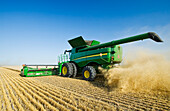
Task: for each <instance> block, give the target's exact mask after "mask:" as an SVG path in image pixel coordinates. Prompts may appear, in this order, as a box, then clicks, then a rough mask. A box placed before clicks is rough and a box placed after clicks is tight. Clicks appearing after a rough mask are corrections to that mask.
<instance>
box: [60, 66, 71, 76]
mask: <svg viewBox="0 0 170 111" xmlns="http://www.w3.org/2000/svg"><path fill="white" fill-rule="evenodd" d="M72 75H73V66H72V64H71V63H64V64H63V65H62V69H61V76H63V77H71V76H72Z"/></svg>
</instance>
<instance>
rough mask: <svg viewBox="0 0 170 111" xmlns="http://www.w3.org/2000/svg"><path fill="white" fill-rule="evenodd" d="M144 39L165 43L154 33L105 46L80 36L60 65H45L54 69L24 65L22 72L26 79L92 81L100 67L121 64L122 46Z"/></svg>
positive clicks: (63, 55) (72, 42)
mask: <svg viewBox="0 0 170 111" xmlns="http://www.w3.org/2000/svg"><path fill="white" fill-rule="evenodd" d="M144 39H152V40H154V41H156V42H163V41H162V40H161V39H160V37H159V36H158V35H157V34H156V33H154V32H148V33H144V34H140V35H136V36H132V37H128V38H124V39H120V40H114V41H111V42H107V43H103V44H100V42H99V41H96V40H92V41H87V40H84V39H83V37H81V36H80V37H77V38H74V39H71V40H69V41H68V42H69V44H70V45H71V46H72V49H71V50H65V52H64V54H62V55H61V56H60V57H59V62H58V65H45V66H54V68H41V69H38V67H37V68H31V67H28V66H33V65H24V66H23V69H22V70H21V72H22V74H23V75H24V76H26V77H30V76H45V75H54V74H59V75H61V76H63V77H76V75H77V74H82V76H83V79H85V80H88V81H92V80H94V78H95V76H96V74H97V73H98V67H99V66H100V67H102V68H104V69H109V68H112V67H114V65H115V64H117V63H121V61H122V47H121V46H120V44H124V43H129V42H134V41H138V40H144ZM67 53H68V54H67ZM34 66H35V65H34ZM38 66H40V65H38Z"/></svg>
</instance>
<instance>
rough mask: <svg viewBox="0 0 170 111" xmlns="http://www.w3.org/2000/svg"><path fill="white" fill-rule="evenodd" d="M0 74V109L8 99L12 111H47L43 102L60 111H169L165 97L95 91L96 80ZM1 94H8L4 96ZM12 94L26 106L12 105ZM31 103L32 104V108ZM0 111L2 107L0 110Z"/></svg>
mask: <svg viewBox="0 0 170 111" xmlns="http://www.w3.org/2000/svg"><path fill="white" fill-rule="evenodd" d="M1 71H2V72H3V74H0V86H1V88H4V90H3V91H0V94H1V93H2V94H4V96H3V98H2V97H1V102H0V105H1V106H2V104H3V103H2V100H3V99H5V97H6V100H7V101H5V106H6V104H8V103H9V104H10V101H9V100H11V102H13V103H14V106H15V107H14V108H17V109H19V107H21V108H24V109H25V108H27V107H28V109H30V110H33V109H31V107H34V109H36V110H43V108H44V109H46V110H48V109H50V108H49V107H46V106H44V104H46V105H47V103H46V102H48V103H49V104H48V105H49V106H50V105H51V107H54V108H55V107H58V109H60V110H61V109H62V108H63V110H64V109H65V110H67V109H72V110H97V109H98V110H99V109H100V110H114V109H115V108H116V109H117V110H121V109H123V110H169V109H170V102H169V100H168V99H166V98H165V99H164V98H157V97H155V96H152V95H145V94H135V93H120V92H116V91H115V92H113V93H112V92H111V93H110V92H108V91H105V90H103V89H101V88H98V87H97V86H96V85H95V84H96V83H97V81H95V82H91V83H89V82H87V81H84V80H77V79H70V78H62V77H58V76H52V77H51V76H48V77H47V76H46V77H35V78H33V77H32V78H23V77H20V76H19V73H17V72H15V71H10V70H8V69H2V68H0V73H1ZM92 84H93V85H92ZM98 85H99V86H103V85H100V83H99V84H98ZM72 86H74V87H72ZM18 90H20V91H18ZM4 92H7V93H8V94H10V95H8V96H7V95H5V94H6V93H4ZM21 92H22V93H21ZM18 93H21V94H18ZM15 94H17V95H18V96H19V97H18V98H25V97H28V98H29V100H27V101H26V100H25V102H29V104H28V105H26V106H23V105H21V106H18V105H17V104H18V103H17V102H16V100H17V99H18V98H17V97H16V96H17V95H15ZM41 98H43V99H41ZM39 100H40V103H39ZM43 100H44V101H43ZM6 102H7V103H6ZM25 102H24V100H22V101H21V103H22V104H23V103H25ZM56 102H57V103H56ZM33 103H35V104H34V105H33ZM38 104H39V105H38ZM29 105H30V106H29ZM48 105H47V106H48ZM94 106H96V107H94ZM8 107H9V106H8ZM9 108H10V107H9ZM0 109H3V108H2V107H1V108H0ZM51 109H52V108H51ZM56 110H57V109H56Z"/></svg>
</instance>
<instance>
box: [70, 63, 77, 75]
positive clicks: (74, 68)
mask: <svg viewBox="0 0 170 111" xmlns="http://www.w3.org/2000/svg"><path fill="white" fill-rule="evenodd" d="M71 65H72V66H73V76H72V77H73V78H74V77H76V75H77V67H76V65H75V64H74V63H71Z"/></svg>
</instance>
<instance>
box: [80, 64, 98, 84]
mask: <svg viewBox="0 0 170 111" xmlns="http://www.w3.org/2000/svg"><path fill="white" fill-rule="evenodd" d="M82 75H83V79H84V80H87V81H93V80H94V78H95V77H96V70H95V68H94V67H92V66H86V67H84V68H83V71H82Z"/></svg>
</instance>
